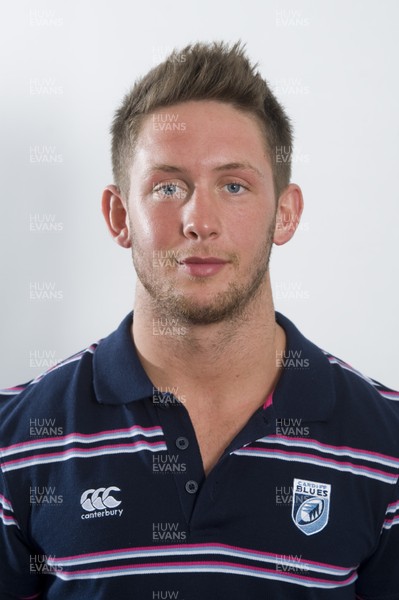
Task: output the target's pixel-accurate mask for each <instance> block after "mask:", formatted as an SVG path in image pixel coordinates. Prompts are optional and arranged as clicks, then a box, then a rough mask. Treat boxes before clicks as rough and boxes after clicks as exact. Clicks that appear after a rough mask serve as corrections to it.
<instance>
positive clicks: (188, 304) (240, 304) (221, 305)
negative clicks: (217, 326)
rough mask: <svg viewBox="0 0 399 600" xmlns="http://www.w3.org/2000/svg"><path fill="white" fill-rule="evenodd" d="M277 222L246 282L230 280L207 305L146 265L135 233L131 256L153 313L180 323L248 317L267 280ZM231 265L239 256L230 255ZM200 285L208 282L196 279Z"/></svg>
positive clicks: (160, 270) (272, 226)
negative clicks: (178, 289)
mask: <svg viewBox="0 0 399 600" xmlns="http://www.w3.org/2000/svg"><path fill="white" fill-rule="evenodd" d="M274 227H275V222H273V223H272V225H271V227H270V228H269V231H268V232H267V237H266V240H265V243H264V244H263V246H262V247H261V248H260V250H259V252H258V254H257V256H256V258H255V259H254V267H253V269H252V271H251V273H250V276H249V278H248V279H247V281H246V283H245V284H238V283H234V282H230V283H229V284H228V287H227V289H226V290H224V291H222V292H217V293H216V294H215V296H214V297H213V298H212V300H210V301H208V302H207V303H206V304H203V303H202V304H201V303H200V302H198V301H196V300H193V299H191V298H188V297H187V296H185V295H184V293H179V292H177V291H176V289H175V286H174V284H173V283H171V282H167V281H166V280H165V279H162V269H160V268H156V269H155V268H152V270H151V265H149V266H147V267H146V257H145V256H144V253H143V252H141V251H140V248H137V246H136V244H135V243H134V235H133V236H132V237H133V239H132V258H133V264H134V267H135V270H136V273H137V277H138V279H139V280H140V282H141V284H142V285H143V287H144V288H145V290H146V291H147V293H148V295H149V298H150V301H151V304H152V306H151V308H152V310H153V314H154V315H156V316H157V317H158V318H164V319H176V320H177V321H178V323H179V325H183V324H184V325H210V324H212V323H221V322H223V321H235V320H237V319H238V320H239V319H243V318H245V315H246V314H247V313H248V311H249V308H250V306H251V305H252V304H253V303H254V302H255V301H256V298H257V297H258V296H259V294H260V291H261V289H262V283H264V282H265V278H266V274H267V272H268V269H269V261H270V254H271V249H272V244H273V234H274ZM231 258H232V261H231V262H232V264H233V265H234V268H235V269H236V270H237V268H238V266H239V259H238V256H237V255H236V254H234V255H232V256H231ZM196 283H197V284H198V286H200V285H204V284H206V281H205V280H203V279H198V280H197V281H196Z"/></svg>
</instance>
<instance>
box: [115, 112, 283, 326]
mask: <svg viewBox="0 0 399 600" xmlns="http://www.w3.org/2000/svg"><path fill="white" fill-rule="evenodd" d="M125 208H126V211H127V227H128V236H129V243H131V247H132V256H133V262H134V266H135V269H136V272H137V276H138V279H139V281H138V283H137V285H138V286H142V292H144V293H145V294H146V295H147V296H148V299H149V300H151V302H152V304H153V306H155V308H156V309H157V310H158V314H161V315H167V316H169V317H171V316H172V317H174V318H178V319H180V320H183V321H185V322H187V323H190V324H209V323H216V322H220V321H223V320H225V319H232V318H234V317H238V316H240V315H242V314H243V312H245V309H247V308H248V307H249V305H250V304H251V302H254V301H255V298H256V297H257V295H258V293H259V292H260V291H261V290H262V289H263V288H264V286H265V285H266V282H267V271H268V261H269V256H270V250H271V246H272V241H273V235H274V230H275V217H276V199H275V196H274V188H273V176H272V169H271V166H270V160H269V158H268V156H267V154H266V149H265V141H264V139H263V137H262V133H261V129H260V125H259V124H258V123H257V121H256V119H255V118H254V117H252V116H251V115H248V114H247V113H244V112H241V111H239V110H237V109H235V108H234V107H232V106H230V105H228V104H225V103H220V102H215V101H192V102H186V103H182V104H177V105H175V106H171V107H167V108H164V109H160V110H159V111H157V112H155V113H153V114H150V115H148V116H147V117H145V120H144V122H143V124H142V127H141V130H140V134H139V138H138V142H137V146H136V151H135V156H134V159H133V164H132V168H131V177H130V192H129V198H128V202H127V205H126V207H125Z"/></svg>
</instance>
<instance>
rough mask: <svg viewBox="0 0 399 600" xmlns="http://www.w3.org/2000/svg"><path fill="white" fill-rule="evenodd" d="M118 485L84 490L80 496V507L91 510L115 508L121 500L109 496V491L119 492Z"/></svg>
mask: <svg viewBox="0 0 399 600" xmlns="http://www.w3.org/2000/svg"><path fill="white" fill-rule="evenodd" d="M120 491H121V490H120V489H119V488H118V487H115V486H110V487H107V488H104V487H101V488H98V489H97V490H94V489H91V490H86V491H85V492H83V494H82V495H81V497H80V504H81V505H82V508H84V509H85V510H87V511H88V512H91V511H93V510H102V509H104V508H116V507H117V506H119V505H120V503H121V501H120V500H116V499H115V498H114V497H113V496H111V492H120Z"/></svg>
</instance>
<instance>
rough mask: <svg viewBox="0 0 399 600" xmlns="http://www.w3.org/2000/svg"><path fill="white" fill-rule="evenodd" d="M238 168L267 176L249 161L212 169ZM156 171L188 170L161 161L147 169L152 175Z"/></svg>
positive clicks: (230, 169) (231, 169)
mask: <svg viewBox="0 0 399 600" xmlns="http://www.w3.org/2000/svg"><path fill="white" fill-rule="evenodd" d="M236 169H244V170H247V171H253V172H254V173H256V174H257V175H258V176H259V177H261V178H262V179H264V177H265V176H264V174H263V173H262V172H261V171H259V169H257V168H256V167H254V166H252V165H251V163H249V162H231V163H226V164H224V165H218V166H217V167H215V168H214V169H212V170H213V171H216V172H219V171H233V170H236ZM154 171H164V172H166V173H183V172H185V171H186V169H182V168H181V167H177V166H174V165H168V164H165V163H160V164H156V165H153V166H152V167H150V168H149V169H148V171H147V174H148V175H150V174H151V173H154Z"/></svg>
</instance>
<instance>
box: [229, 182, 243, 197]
mask: <svg viewBox="0 0 399 600" xmlns="http://www.w3.org/2000/svg"><path fill="white" fill-rule="evenodd" d="M226 187H227V189H228V191H229V192H231V193H232V194H237V193H238V192H240V191H241V190H242V189H244V186H243V185H241V183H234V182H233V183H227V184H226Z"/></svg>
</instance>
